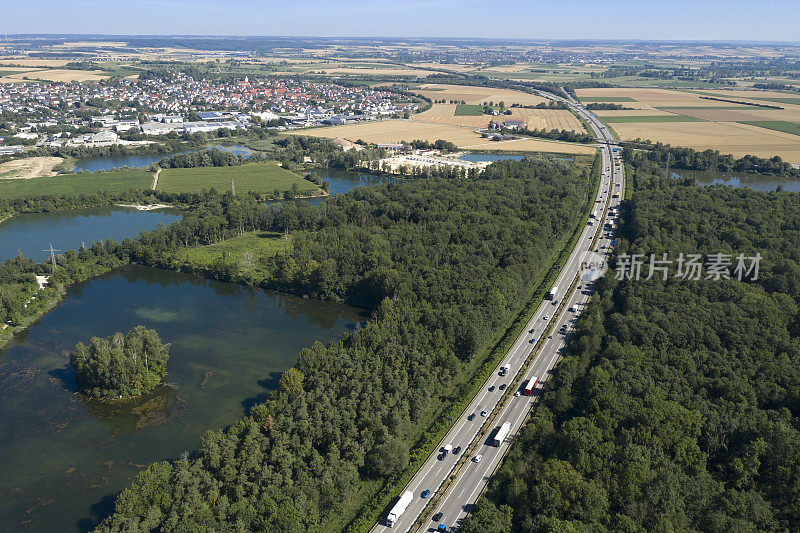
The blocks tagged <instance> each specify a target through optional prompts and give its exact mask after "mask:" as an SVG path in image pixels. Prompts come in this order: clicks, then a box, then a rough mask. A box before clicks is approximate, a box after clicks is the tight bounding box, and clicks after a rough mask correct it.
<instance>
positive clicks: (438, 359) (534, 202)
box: [99, 157, 590, 531]
mask: <svg viewBox="0 0 800 533" xmlns="http://www.w3.org/2000/svg"><path fill="white" fill-rule="evenodd" d="M589 187H590V180H589V179H588V171H584V170H581V169H579V168H578V167H576V166H573V165H571V164H565V163H562V162H559V161H555V160H551V159H546V158H543V157H537V158H534V159H532V160H529V161H526V162H517V161H502V162H499V163H495V164H493V165H491V166H490V167H489V168H488V169H487V171H486V173H485V174H484V179H478V180H443V179H429V180H418V181H413V182H406V183H401V184H388V185H383V186H375V187H370V188H356V189H354V190H353V191H351V192H350V193H348V194H347V195H344V196H337V197H334V198H331V199H330V200H329V201H328V202H326V204H323V206H321V207H312V206H310V205H308V204H300V203H292V204H290V205H286V206H284V207H283V208H281V209H277V208H273V207H266V206H263V205H260V204H257V203H255V202H251V201H250V200H249V199H248V198H247V197H245V196H242V197H237V198H232V197H230V196H228V195H226V196H223V197H220V198H219V199H217V201H208V202H206V203H205V204H203V206H202V207H198V208H196V209H193V210H192V211H190V212H189V213H187V215H186V217H185V218H184V219H183V221H179V222H176V223H174V224H172V225H171V226H170V227H167V228H163V229H160V230H157V231H155V232H151V233H150V234H147V235H145V236H143V237H142V238H140V239H138V240H137V241H136V242H133V243H130V244H123V247H125V246H127V247H128V248H127V250H128V251H127V253H129V254H130V256H131V258H132V259H134V260H136V261H139V262H142V263H148V264H155V265H159V264H162V265H163V264H164V263H167V264H168V266H169V265H172V266H175V265H177V263H170V261H171V260H170V259H169V257H170V256H171V255H172V254H173V252H174V251H175V250H177V249H178V247H179V246H185V245H192V244H199V243H205V242H211V241H214V240H217V239H219V238H222V237H224V236H226V235H230V234H235V233H236V232H237V231H239V230H240V229H241V228H248V229H249V228H261V229H266V228H270V229H272V230H273V231H282V230H283V229H286V230H288V231H290V232H292V235H293V239H292V241H293V246H292V248H291V250H290V251H287V252H286V253H282V254H279V255H277V256H275V257H270V258H264V259H263V261H264V264H263V265H262V266H263V268H260V269H257V271H258V272H263V273H264V274H263V277H261V278H258V279H248V280H246V281H247V282H250V283H254V284H258V285H260V286H262V287H265V288H272V289H279V290H283V291H288V292H292V293H295V294H305V295H309V296H312V297H316V298H322V299H328V300H337V301H345V302H348V303H350V304H353V305H358V306H362V307H364V308H366V309H368V310H370V311H371V316H372V318H371V320H369V321H368V322H367V324H366V325H365V326H364V327H363V328H361V329H360V330H358V331H354V332H351V333H348V334H345V335H344V336H343V337H342V338H340V339H338V340H336V341H334V342H332V343H330V344H328V345H322V344H319V343H317V344H315V345H314V346H312V347H310V348H308V349H306V350H303V352H302V353H301V354H300V357H299V360H298V363H297V365H296V369H295V370H294V371H292V373H291V374H290V375H286V374H285V375H284V376H283V377H282V378H281V382H280V387H279V389H278V390H277V391H275V392H274V393H272V394H270V395H269V397H268V398H267V400H266V401H265V402H264V403H263V404H260V405H258V406H256V407H254V408H253V409H252V411H251V412H250V414H249V415H248V416H247V417H246V418H244V419H243V420H241V421H240V422H238V423H236V424H234V425H233V426H231V427H230V428H228V429H227V430H224V431H222V430H219V431H212V432H209V433H208V434H206V436H205V437H204V438H203V441H202V443H201V444H200V449H199V450H198V451H197V452H196V453H195V454H193V455H192V456H191V457H189V456H184V458H182V459H181V460H179V461H176V462H174V463H169V462H162V463H157V464H154V465H151V466H150V467H148V468H147V469H146V470H145V471H143V472H142V473H141V474H140V475H139V476H138V477H137V478H136V480H135V481H134V483H133V484H132V485H131V486H130V487H129V488H128V489H126V490H125V491H123V493H122V494H121V495H120V496H119V498H118V500H117V502H116V509H115V513H114V515H113V516H111V517H109V518H108V519H107V520H106V521H105V522H104V523H103V524H102V525H101V526H100V528H99V530H100V531H119V530H123V529H125V530H132V529H140V530H141V529H147V530H150V529H162V530H164V529H169V530H174V529H185V530H199V529H214V530H228V529H238V530H250V531H256V530H257V531H298V530H302V531H313V530H318V529H320V528H321V527H322V524H324V523H328V522H329V520H330V519H331V518H332V517H339V516H342V515H345V514H347V515H353V514H354V512H355V511H357V509H358V508H359V506H360V505H363V503H364V498H366V497H368V495H369V494H371V492H370V491H371V490H373V489H369V487H370V486H371V485H369V484H368V482H369V481H370V480H374V479H380V480H382V481H383V482H386V481H387V480H389V479H392V476H397V475H400V474H401V473H402V472H403V469H404V468H405V467H406V465H408V463H409V461H410V460H411V459H412V458H413V457H416V455H413V454H414V453H416V454H420V453H422V454H424V453H425V450H424V447H423V449H420V451H419V452H412V451H411V450H413V449H414V448H415V444H416V443H419V442H424V439H425V437H426V435H427V432H428V429H429V428H430V427H431V424H433V423H434V414H435V413H436V412H437V411H438V410H439V409H440V408H441V407H442V405H443V404H446V403H447V402H450V401H452V399H453V398H457V397H458V393H459V390H460V387H462V386H463V384H465V383H466V381H468V379H469V378H470V377H471V376H472V374H473V373H474V371H475V369H476V368H478V367H479V366H480V365H481V364H482V362H483V361H484V360H485V357H486V356H485V353H484V352H483V351H482V348H483V347H484V346H486V344H487V342H488V341H489V339H492V338H493V337H494V336H495V334H496V333H497V332H498V330H500V329H502V328H503V327H504V325H505V324H506V323H507V321H508V320H509V319H510V318H511V317H512V316H514V314H515V313H516V312H517V310H518V309H519V308H520V306H521V304H522V303H523V302H524V301H525V300H526V299H527V297H528V295H529V294H530V290H531V284H532V282H533V281H534V280H535V279H537V277H538V276H540V275H541V273H542V271H543V269H544V268H546V267H547V266H548V265H549V264H550V261H551V260H552V258H553V253H554V251H555V250H558V249H559V248H560V246H561V245H563V244H564V243H565V242H566V241H567V240H568V238H569V236H570V234H571V233H572V230H573V228H574V224H575V221H576V219H577V218H578V217H579V215H580V214H581V213H582V212H585V211H584V210H586V209H588V206H587V201H588V200H587V198H588V196H589ZM208 275H213V273H211V272H209V273H208ZM284 378H285V379H284ZM372 486H374V485H372ZM364 489H368V490H366V491H365V490H364ZM353 495H358V497H357V498H353V497H352V496H353Z"/></svg>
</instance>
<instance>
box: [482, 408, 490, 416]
mask: <svg viewBox="0 0 800 533" xmlns="http://www.w3.org/2000/svg"><path fill="white" fill-rule="evenodd" d="M488 414H489V412H488V411H487V410H486V409H484V410H483V411H481V416H486V415H488Z"/></svg>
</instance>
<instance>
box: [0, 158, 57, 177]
mask: <svg viewBox="0 0 800 533" xmlns="http://www.w3.org/2000/svg"><path fill="white" fill-rule="evenodd" d="M62 161H63V159H61V158H60V157H26V158H24V159H14V160H13V161H6V162H5V163H0V179H30V178H41V177H42V176H55V175H56V172H55V171H54V170H53V168H54V167H55V166H56V165H57V164H59V163H61V162H62Z"/></svg>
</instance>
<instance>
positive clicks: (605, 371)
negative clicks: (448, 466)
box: [462, 176, 800, 533]
mask: <svg viewBox="0 0 800 533" xmlns="http://www.w3.org/2000/svg"><path fill="white" fill-rule="evenodd" d="M638 181H639V184H640V186H639V190H638V191H636V192H635V193H634V194H633V197H632V199H631V200H630V201H628V202H626V205H625V207H624V208H623V210H622V222H623V223H622V225H621V228H620V230H621V234H622V235H621V237H620V238H618V241H619V248H618V252H619V253H643V254H646V255H647V256H648V257H649V254H650V253H655V254H657V255H658V256H660V254H662V253H665V252H666V253H667V254H668V255H669V257H672V258H674V257H675V256H677V254H678V253H680V252H684V253H694V252H698V253H699V252H702V253H704V254H706V253H713V252H723V253H733V254H737V253H744V254H745V255H748V256H751V255H754V254H755V252H760V253H761V254H762V255H763V256H764V259H763V260H762V261H761V269H760V272H759V277H758V280H756V281H753V280H750V281H749V282H739V281H735V280H727V281H726V280H722V281H714V280H700V281H685V280H680V279H675V278H674V277H671V278H670V279H669V280H668V281H666V282H664V281H662V280H661V278H660V277H659V276H658V275H657V276H656V277H655V278H654V279H653V280H651V281H644V280H640V281H633V280H625V281H617V280H616V279H615V276H613V275H610V276H607V277H606V278H604V280H602V281H601V282H599V283H598V291H597V294H596V296H595V297H594V298H593V300H592V302H591V304H590V306H589V308H588V309H587V311H586V312H585V313H584V314H583V315H582V317H581V319H580V322H579V323H578V325H577V330H576V334H575V335H574V336H573V337H572V338H571V339H570V342H569V344H568V347H567V352H566V356H565V358H564V359H563V360H562V361H561V363H559V365H558V367H557V368H556V370H555V373H554V376H553V379H552V381H551V382H549V383H548V384H547V386H546V387H545V390H544V392H543V397H542V400H541V404H540V406H539V407H538V409H537V411H536V413H535V415H534V416H533V418H532V419H531V421H530V422H529V423H528V424H527V425H526V426H525V427H524V428H523V430H522V432H521V434H520V436H519V437H518V439H517V441H516V442H515V443H514V444H513V445H512V449H511V453H510V454H509V456H508V458H507V460H506V461H505V463H504V465H503V467H502V469H501V471H500V473H499V475H498V476H497V477H496V478H495V479H494V480H493V481H492V483H491V484H490V490H489V492H488V496H487V497H484V498H482V499H481V500H480V501H479V503H478V505H477V508H476V512H475V513H474V514H473V515H472V516H471V517H470V518H469V519H468V520H467V521H466V524H465V527H463V528H462V531H464V532H469V533H472V532H504V531H521V532H533V531H536V532H539V531H709V532H716V531H740V532H746V531H797V530H798V527H800V526H799V525H800V341H799V337H800V313H798V304H800V195H798V194H794V193H760V192H754V191H752V190H748V189H731V188H723V187H712V188H702V189H698V188H697V187H694V186H692V185H686V184H681V183H678V182H675V181H673V180H666V179H664V178H659V177H654V176H653V177H651V179H650V180H648V181H645V180H643V179H639V180H638Z"/></svg>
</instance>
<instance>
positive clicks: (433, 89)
mask: <svg viewBox="0 0 800 533" xmlns="http://www.w3.org/2000/svg"><path fill="white" fill-rule="evenodd" d="M413 92H415V93H420V94H422V95H424V96H426V97H428V98H430V99H431V100H445V101H446V102H449V101H450V100H458V101H461V100H463V101H465V102H466V103H467V104H474V105H482V104H483V103H484V102H494V103H495V104H497V103H498V102H501V101H502V102H504V103H505V104H506V107H511V104H520V105H536V104H540V103H542V102H545V103H546V102H549V100H547V99H545V98H542V97H540V96H536V95H535V94H528V93H523V92H520V91H512V90H511V89H495V88H492V87H473V86H471V85H445V84H436V83H434V84H430V83H428V84H424V85H420V86H419V87H418V88H416V89H415V90H414V91H413Z"/></svg>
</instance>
